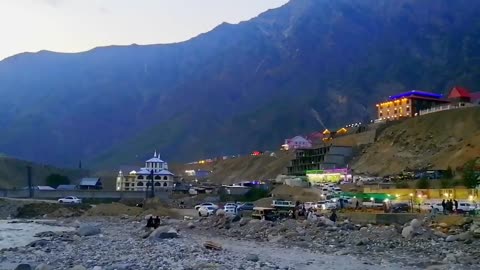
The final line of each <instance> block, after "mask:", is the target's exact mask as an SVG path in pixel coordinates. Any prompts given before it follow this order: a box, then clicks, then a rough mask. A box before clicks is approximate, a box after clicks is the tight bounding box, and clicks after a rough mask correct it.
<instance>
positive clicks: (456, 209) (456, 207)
mask: <svg viewBox="0 0 480 270" xmlns="http://www.w3.org/2000/svg"><path fill="white" fill-rule="evenodd" d="M453 202H454V204H455V211H458V201H457V200H453Z"/></svg>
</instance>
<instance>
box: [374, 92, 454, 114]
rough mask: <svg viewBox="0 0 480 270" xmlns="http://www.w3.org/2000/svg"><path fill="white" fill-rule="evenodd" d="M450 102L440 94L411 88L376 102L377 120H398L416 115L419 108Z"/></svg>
mask: <svg viewBox="0 0 480 270" xmlns="http://www.w3.org/2000/svg"><path fill="white" fill-rule="evenodd" d="M448 103H450V101H448V100H446V99H444V98H443V96H442V95H440V94H434V93H429V92H423V91H417V90H412V91H409V92H405V93H401V94H398V95H394V96H390V97H389V99H388V100H387V101H385V102H382V103H379V104H376V107H377V120H387V121H388V120H398V119H401V118H407V117H412V116H417V115H418V114H419V112H420V111H421V110H426V109H430V108H433V107H436V106H441V105H445V104H448Z"/></svg>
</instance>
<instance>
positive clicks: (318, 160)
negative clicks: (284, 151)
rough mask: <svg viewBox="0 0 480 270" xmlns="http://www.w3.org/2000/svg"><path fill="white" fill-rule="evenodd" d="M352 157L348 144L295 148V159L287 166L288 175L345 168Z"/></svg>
mask: <svg viewBox="0 0 480 270" xmlns="http://www.w3.org/2000/svg"><path fill="white" fill-rule="evenodd" d="M351 157H352V147H350V146H333V145H330V146H322V147H318V148H312V149H297V150H296V151H295V159H293V160H292V161H291V162H290V166H288V167H287V174H288V175H299V176H301V175H306V173H307V171H311V170H325V169H337V168H345V167H346V166H347V164H348V161H349V160H350V158H351Z"/></svg>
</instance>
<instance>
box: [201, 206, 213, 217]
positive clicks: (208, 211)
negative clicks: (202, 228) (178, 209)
mask: <svg viewBox="0 0 480 270" xmlns="http://www.w3.org/2000/svg"><path fill="white" fill-rule="evenodd" d="M217 209H218V208H216V207H213V206H211V205H208V206H201V207H199V208H198V216H199V217H208V216H211V215H214V214H215V212H217Z"/></svg>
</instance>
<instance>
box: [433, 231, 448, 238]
mask: <svg viewBox="0 0 480 270" xmlns="http://www.w3.org/2000/svg"><path fill="white" fill-rule="evenodd" d="M433 235H435V236H438V237H441V238H447V237H448V235H447V234H446V233H444V232H441V231H435V232H434V233H433Z"/></svg>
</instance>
